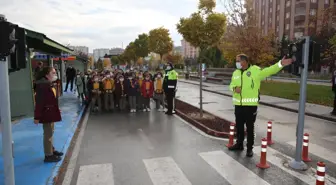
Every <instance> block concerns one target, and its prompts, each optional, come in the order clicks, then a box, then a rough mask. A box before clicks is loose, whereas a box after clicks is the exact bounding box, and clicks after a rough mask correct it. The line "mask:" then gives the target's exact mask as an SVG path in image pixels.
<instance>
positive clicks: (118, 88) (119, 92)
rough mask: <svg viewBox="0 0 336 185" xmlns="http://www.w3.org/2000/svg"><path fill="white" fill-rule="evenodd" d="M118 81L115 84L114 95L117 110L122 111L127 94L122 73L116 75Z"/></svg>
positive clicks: (124, 107)
mask: <svg viewBox="0 0 336 185" xmlns="http://www.w3.org/2000/svg"><path fill="white" fill-rule="evenodd" d="M117 79H118V81H117V82H116V84H115V91H114V93H115V97H116V101H117V102H118V103H117V104H118V107H119V110H121V111H124V110H125V109H126V95H127V92H126V91H127V89H126V86H125V81H124V80H125V78H124V76H123V75H119V76H118V78H117Z"/></svg>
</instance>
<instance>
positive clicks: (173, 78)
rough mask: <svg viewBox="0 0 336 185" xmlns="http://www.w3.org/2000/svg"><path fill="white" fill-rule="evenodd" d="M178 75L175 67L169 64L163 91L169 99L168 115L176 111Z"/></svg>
mask: <svg viewBox="0 0 336 185" xmlns="http://www.w3.org/2000/svg"><path fill="white" fill-rule="evenodd" d="M177 79H178V73H177V72H176V71H175V69H174V65H173V64H172V63H171V62H168V64H167V66H166V73H165V77H164V81H163V89H164V93H165V96H166V99H167V108H168V110H167V112H166V114H167V115H172V114H173V111H174V109H175V106H174V98H175V94H176V88H177Z"/></svg>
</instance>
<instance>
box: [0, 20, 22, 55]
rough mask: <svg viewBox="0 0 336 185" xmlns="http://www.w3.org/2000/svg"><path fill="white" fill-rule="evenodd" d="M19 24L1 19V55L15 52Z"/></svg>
mask: <svg viewBox="0 0 336 185" xmlns="http://www.w3.org/2000/svg"><path fill="white" fill-rule="evenodd" d="M17 28H18V25H15V24H12V23H10V22H6V21H0V55H2V56H9V55H10V54H11V53H14V52H15V43H16V42H17V39H16V34H15V32H16V29H17Z"/></svg>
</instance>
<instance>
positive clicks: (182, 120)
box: [174, 114, 229, 141]
mask: <svg viewBox="0 0 336 185" xmlns="http://www.w3.org/2000/svg"><path fill="white" fill-rule="evenodd" d="M174 116H175V117H176V118H178V119H179V120H181V122H182V123H184V124H185V125H187V126H189V127H191V128H192V129H193V130H195V131H196V132H198V133H199V134H201V135H202V136H204V137H207V138H210V139H216V140H221V141H229V139H227V138H220V137H215V136H211V135H208V134H206V133H204V132H203V131H201V130H199V129H198V128H196V127H195V126H193V125H191V124H190V123H188V122H187V121H185V120H184V119H182V118H181V117H180V116H178V115H176V114H174Z"/></svg>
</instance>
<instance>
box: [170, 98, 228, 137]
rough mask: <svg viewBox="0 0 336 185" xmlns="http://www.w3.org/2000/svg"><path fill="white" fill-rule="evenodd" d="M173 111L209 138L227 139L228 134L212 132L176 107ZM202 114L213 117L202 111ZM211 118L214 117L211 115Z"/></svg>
mask: <svg viewBox="0 0 336 185" xmlns="http://www.w3.org/2000/svg"><path fill="white" fill-rule="evenodd" d="M175 101H180V102H183V103H186V102H184V101H181V100H178V99H175ZM186 104H188V105H189V106H192V107H194V106H193V105H190V104H189V103H186ZM175 111H176V114H177V115H178V116H180V117H181V118H182V119H184V120H185V121H187V122H188V123H190V124H192V125H193V126H195V127H196V128H198V129H199V130H201V131H203V132H204V133H206V134H208V135H211V136H214V137H219V138H225V139H227V138H229V132H219V131H216V130H213V129H211V128H208V127H207V126H205V125H203V124H202V123H200V122H199V121H197V120H195V119H193V118H191V117H189V116H187V115H186V114H184V113H183V112H181V111H180V110H179V109H178V108H177V107H176V108H175ZM203 112H204V113H206V114H210V115H213V114H211V113H209V112H207V111H204V110H203ZM213 116H215V115H213ZM215 117H217V116H215ZM221 119H223V118H221ZM223 120H225V119H223ZM225 121H227V120H225ZM227 122H228V123H230V121H227Z"/></svg>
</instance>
